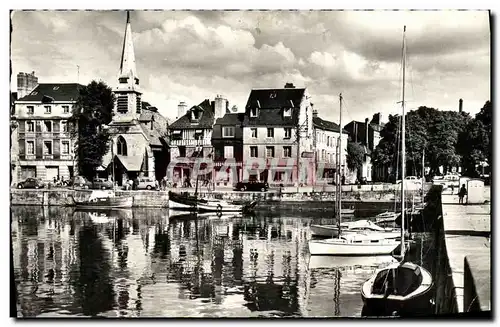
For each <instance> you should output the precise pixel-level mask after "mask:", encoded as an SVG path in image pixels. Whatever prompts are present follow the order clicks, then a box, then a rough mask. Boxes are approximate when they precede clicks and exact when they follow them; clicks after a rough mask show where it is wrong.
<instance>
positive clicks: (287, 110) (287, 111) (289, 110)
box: [283, 108, 292, 117]
mask: <svg viewBox="0 0 500 327" xmlns="http://www.w3.org/2000/svg"><path fill="white" fill-rule="evenodd" d="M283 117H292V108H285V109H283Z"/></svg>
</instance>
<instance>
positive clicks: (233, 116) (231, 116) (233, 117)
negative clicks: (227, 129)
mask: <svg viewBox="0 0 500 327" xmlns="http://www.w3.org/2000/svg"><path fill="white" fill-rule="evenodd" d="M239 114H242V113H233V112H232V113H226V114H225V115H224V117H221V118H217V120H216V121H215V125H238V124H241V121H240V119H239V117H238V115H239Z"/></svg>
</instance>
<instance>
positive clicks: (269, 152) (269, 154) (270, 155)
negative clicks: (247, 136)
mask: <svg viewBox="0 0 500 327" xmlns="http://www.w3.org/2000/svg"><path fill="white" fill-rule="evenodd" d="M266 157H267V158H274V146H266Z"/></svg>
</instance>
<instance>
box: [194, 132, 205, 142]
mask: <svg viewBox="0 0 500 327" xmlns="http://www.w3.org/2000/svg"><path fill="white" fill-rule="evenodd" d="M202 138H203V130H202V129H197V130H195V131H194V139H195V140H201V139H202Z"/></svg>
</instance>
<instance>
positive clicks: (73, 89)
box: [18, 83, 84, 101]
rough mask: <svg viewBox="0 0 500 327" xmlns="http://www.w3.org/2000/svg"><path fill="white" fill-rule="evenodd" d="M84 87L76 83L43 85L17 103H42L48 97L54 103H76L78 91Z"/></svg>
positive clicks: (39, 85)
mask: <svg viewBox="0 0 500 327" xmlns="http://www.w3.org/2000/svg"><path fill="white" fill-rule="evenodd" d="M82 87H84V86H83V85H81V84H77V83H43V84H38V86H37V87H36V88H35V89H34V90H33V91H31V93H30V94H28V95H26V96H24V97H22V98H21V99H18V100H19V101H42V99H43V98H44V96H45V97H50V98H52V99H54V101H76V99H77V98H78V95H79V89H80V88H82Z"/></svg>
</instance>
